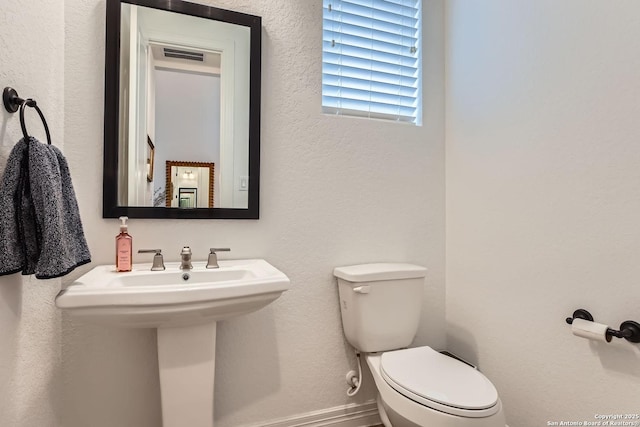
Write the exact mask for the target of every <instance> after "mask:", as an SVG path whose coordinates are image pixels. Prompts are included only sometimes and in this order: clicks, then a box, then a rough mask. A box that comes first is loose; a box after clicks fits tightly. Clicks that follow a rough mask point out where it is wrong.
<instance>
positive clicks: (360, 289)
mask: <svg viewBox="0 0 640 427" xmlns="http://www.w3.org/2000/svg"><path fill="white" fill-rule="evenodd" d="M370 291H371V286H369V285H364V286H356V287H355V288H353V292H355V293H356V294H368V293H369V292H370Z"/></svg>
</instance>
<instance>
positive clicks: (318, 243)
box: [63, 0, 445, 427]
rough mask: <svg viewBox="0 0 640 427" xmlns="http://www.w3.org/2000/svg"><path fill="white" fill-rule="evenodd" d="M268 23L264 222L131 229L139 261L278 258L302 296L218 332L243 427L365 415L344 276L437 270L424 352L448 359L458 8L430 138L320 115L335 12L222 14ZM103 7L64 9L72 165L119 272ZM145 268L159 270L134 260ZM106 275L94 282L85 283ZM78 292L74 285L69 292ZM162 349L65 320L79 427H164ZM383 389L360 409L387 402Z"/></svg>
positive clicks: (70, 422) (222, 410)
mask: <svg viewBox="0 0 640 427" xmlns="http://www.w3.org/2000/svg"><path fill="white" fill-rule="evenodd" d="M213 3H215V6H219V7H223V8H229V9H234V10H238V11H241V12H247V13H251V14H256V15H261V16H262V17H263V56H262V57H263V69H262V84H263V89H262V94H263V97H262V163H261V218H260V220H258V221H229V220H227V221H223V220H204V221H203V220H200V221H193V220H192V221H186V220H135V219H134V220H131V221H130V231H131V234H132V235H133V237H134V250H137V249H139V248H143V247H160V248H162V249H163V252H164V253H165V254H166V255H165V256H166V259H167V260H177V259H178V253H179V250H180V248H181V247H182V245H190V246H191V248H192V249H193V252H194V254H195V258H197V259H204V258H205V256H206V254H207V252H208V248H209V247H211V246H229V247H231V248H232V252H231V254H230V255H227V256H230V257H234V258H247V257H263V258H265V259H267V260H268V261H269V262H271V263H273V264H274V265H276V266H277V267H278V268H280V269H282V270H283V271H284V272H285V273H286V274H287V275H289V277H290V278H291V282H292V289H291V290H290V291H289V292H287V293H286V294H285V295H284V296H283V297H282V298H280V299H279V300H278V301H276V302H275V303H274V304H272V305H270V306H269V307H267V308H265V309H263V310H261V311H259V312H256V313H254V314H251V315H248V316H244V317H241V318H237V319H233V320H229V321H226V322H222V323H220V324H219V328H218V347H217V348H218V352H217V362H218V366H217V379H216V381H217V383H216V394H217V396H216V421H217V423H218V424H217V425H219V426H220V427H227V426H238V425H242V424H244V423H249V422H257V421H260V420H267V419H271V418H276V417H282V416H287V415H292V414H298V413H304V412H307V411H312V410H318V409H324V408H329V407H332V406H337V405H341V404H344V403H350V402H352V401H353V400H352V399H349V398H347V397H346V395H345V389H346V385H345V383H344V374H345V373H346V372H347V371H348V370H349V369H351V368H352V367H353V366H354V364H353V356H352V353H351V349H350V348H349V347H348V346H347V345H346V344H345V342H344V339H343V335H342V327H341V324H340V314H339V307H338V304H337V289H336V283H335V281H334V279H333V277H332V274H331V272H332V269H333V267H335V266H337V265H346V264H351V263H361V262H370V261H382V260H391V261H407V262H414V263H418V264H422V265H425V266H427V267H428V268H429V275H428V280H427V287H426V288H427V289H426V292H425V298H424V302H425V310H424V322H423V325H422V327H421V328H420V331H419V334H418V338H417V340H416V342H417V343H419V344H423V343H427V342H429V343H431V344H433V345H434V346H436V347H442V346H444V342H445V341H444V331H443V326H444V305H445V301H444V296H445V295H444V116H443V112H444V104H443V103H444V74H443V73H444V69H443V64H444V56H443V55H444V51H443V43H442V32H443V27H442V25H443V2H442V0H429V1H425V16H426V22H425V33H426V34H425V39H426V47H425V51H426V52H427V54H425V55H424V56H425V58H426V59H425V85H424V93H425V95H426V97H425V120H424V123H425V125H424V126H423V127H412V126H406V125H398V124H393V123H385V122H378V121H365V120H361V119H349V118H340V117H329V116H324V115H322V114H321V112H320V110H321V108H320V82H321V22H322V3H321V2H320V1H319V0H314V1H304V2H301V1H291V0H289V1H287V0H278V1H273V0H270V1H266V0H261V1H249V0H243V1H235V0H225V1H216V2H211V4H213ZM104 6H105V5H104V1H103V0H90V1H87V0H67V1H66V2H65V8H64V11H65V34H66V39H65V74H64V77H65V83H66V84H65V113H66V114H65V152H66V153H67V156H68V158H69V159H70V162H71V167H72V171H73V177H74V179H75V182H76V183H77V184H76V190H77V192H78V196H79V199H80V208H81V213H82V217H83V221H84V224H85V229H86V233H87V237H88V241H89V245H90V247H91V250H92V253H93V260H94V262H93V264H92V265H98V264H106V263H113V256H114V255H113V252H114V249H113V246H114V243H113V238H114V236H115V234H117V230H118V228H117V227H118V226H117V220H104V219H102V218H101V205H102V174H101V170H102V125H103V99H104V98H103V67H104V59H103V56H104V30H105V29H104ZM134 261H135V262H141V261H148V258H147V257H146V256H145V257H140V256H138V255H137V254H136V255H135V256H134ZM88 268H91V266H88V267H86V268H84V269H83V270H85V271H86V270H87V269H88ZM74 277H77V274H75V275H74V276H73V277H70V278H68V279H66V280H65V282H66V283H68V282H69V281H70V280H72V279H73V278H74ZM155 343H156V338H155V333H154V332H153V331H149V330H131V331H125V330H116V329H109V328H102V327H95V326H87V325H84V324H81V323H79V322H75V321H73V320H71V319H69V318H66V317H65V318H64V319H63V360H64V378H65V380H66V384H65V386H66V390H67V397H68V404H67V405H66V411H67V413H68V418H67V420H66V421H65V427H84V426H87V425H91V426H92V427H102V426H104V427H113V426H132V427H133V426H135V427H157V426H158V425H159V418H160V408H159V394H158V380H157V362H156V361H155V358H156V349H155ZM373 396H374V393H373V390H372V388H371V387H369V388H367V389H365V390H364V392H363V393H362V394H360V395H359V396H358V398H357V399H356V400H355V401H364V400H367V399H371V398H373Z"/></svg>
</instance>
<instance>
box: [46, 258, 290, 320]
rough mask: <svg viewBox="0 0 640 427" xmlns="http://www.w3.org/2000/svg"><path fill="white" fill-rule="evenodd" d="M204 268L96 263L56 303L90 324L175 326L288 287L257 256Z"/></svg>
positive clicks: (242, 308) (248, 305) (257, 304)
mask: <svg viewBox="0 0 640 427" xmlns="http://www.w3.org/2000/svg"><path fill="white" fill-rule="evenodd" d="M219 265H220V268H218V269H206V268H205V263H204V262H201V263H199V262H194V263H193V270H185V271H182V270H180V269H179V266H180V264H179V263H167V264H166V270H164V271H151V264H134V266H133V270H132V271H131V272H127V273H117V272H116V271H115V267H114V266H112V265H111V266H98V267H96V268H94V269H93V270H91V271H90V272H89V273H87V274H85V275H84V276H82V277H80V278H79V279H78V280H76V281H75V282H73V283H72V284H71V285H69V286H68V287H67V288H66V289H64V290H62V291H61V292H60V293H59V294H58V296H57V297H56V306H57V307H58V308H61V309H63V310H65V311H67V312H68V313H69V314H71V315H73V316H75V317H79V318H83V319H84V320H86V321H90V322H92V323H100V324H107V325H113V326H120V327H139V328H140V327H142V328H158V327H174V326H187V325H196V324H200V323H207V322H211V321H214V322H215V321H218V320H223V319H227V318H229V317H232V316H237V315H241V314H246V313H250V312H252V311H255V310H258V309H260V308H262V307H264V306H266V305H267V304H269V303H271V302H272V301H274V300H275V299H277V298H278V297H279V296H280V295H281V294H282V292H284V291H286V290H287V289H289V279H288V278H287V276H285V274H284V273H282V272H281V271H279V270H278V269H276V268H275V267H273V266H272V265H271V264H269V263H268V262H266V261H264V260H261V259H252V260H232V261H220V262H219Z"/></svg>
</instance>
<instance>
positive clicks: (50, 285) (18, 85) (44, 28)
mask: <svg viewBox="0 0 640 427" xmlns="http://www.w3.org/2000/svg"><path fill="white" fill-rule="evenodd" d="M63 49H64V27H63V5H62V4H61V3H60V2H58V1H55V0H48V1H44V0H43V1H39V2H32V1H28V0H20V1H12V2H3V3H2V5H1V6H0V89H3V88H4V87H5V86H12V87H13V88H15V89H16V90H17V91H18V93H19V94H20V96H22V97H32V98H34V99H36V100H37V102H38V105H39V106H40V108H41V109H42V111H43V112H44V114H45V117H46V119H47V122H48V124H49V129H50V131H51V136H52V138H53V143H54V144H55V145H56V146H58V147H60V148H63V145H64V140H63V136H64V135H63V121H64V102H63V99H62V96H61V95H62V93H63V90H64V87H63V86H64V81H63V78H62V75H63V72H64V60H63V58H62V56H61V54H62V52H63ZM25 116H26V120H27V129H28V131H29V133H30V134H31V135H33V136H35V137H37V138H38V139H40V140H41V141H46V136H45V133H44V128H43V126H42V124H40V119H39V117H38V115H37V113H36V112H35V111H34V110H28V111H27V112H26V114H25ZM21 137H22V132H21V130H20V119H19V117H18V114H17V113H16V114H9V113H8V112H7V111H6V110H5V109H4V106H1V107H0V171H4V168H5V165H6V161H7V157H8V155H9V152H10V151H11V149H12V148H13V146H14V144H15V143H16V142H17V141H18V140H19V139H20V138H21ZM59 290H60V280H59V279H54V280H36V279H35V278H33V277H32V276H31V277H23V276H21V275H19V274H14V275H11V276H2V277H0V425H1V426H43V427H57V426H61V425H62V424H61V423H60V422H59V420H60V416H61V414H60V405H59V404H58V403H59V399H58V396H59V395H60V393H61V388H60V366H61V358H60V316H59V314H58V312H57V310H56V308H55V306H54V305H53V299H54V297H55V295H56V294H57V292H58V291H59Z"/></svg>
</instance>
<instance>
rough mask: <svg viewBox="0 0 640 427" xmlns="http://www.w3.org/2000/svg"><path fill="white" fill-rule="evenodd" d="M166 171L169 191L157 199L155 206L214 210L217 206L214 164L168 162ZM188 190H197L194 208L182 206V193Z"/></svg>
mask: <svg viewBox="0 0 640 427" xmlns="http://www.w3.org/2000/svg"><path fill="white" fill-rule="evenodd" d="M166 171H167V173H166V179H165V183H166V188H167V191H166V192H164V193H162V194H161V195H160V196H159V197H158V198H157V199H156V202H155V203H154V204H155V205H157V206H162V205H165V206H167V207H173V208H182V207H189V208H212V207H214V206H215V205H216V194H215V185H214V181H215V179H214V176H215V174H214V172H215V165H214V164H213V163H203V162H176V161H172V160H167V165H166ZM187 188H188V189H193V190H195V191H193V193H194V194H197V196H198V199H197V203H194V204H193V206H191V205H189V206H183V204H182V194H181V191H182V190H183V189H187ZM194 200H195V199H194Z"/></svg>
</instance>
